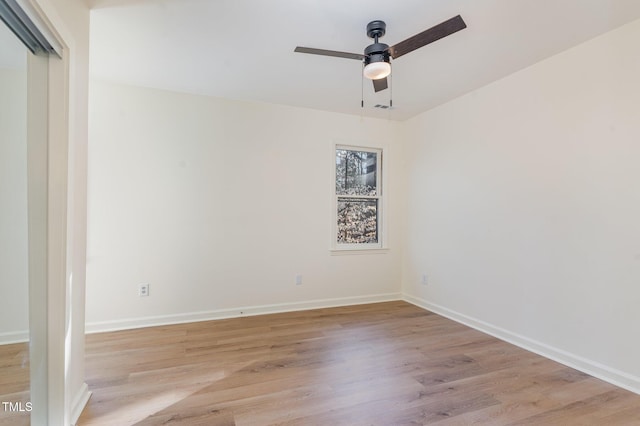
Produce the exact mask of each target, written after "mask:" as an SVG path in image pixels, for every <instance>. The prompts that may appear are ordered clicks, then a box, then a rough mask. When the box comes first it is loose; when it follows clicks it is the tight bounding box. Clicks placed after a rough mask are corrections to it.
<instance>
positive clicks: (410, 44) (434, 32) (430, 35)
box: [389, 15, 467, 59]
mask: <svg viewBox="0 0 640 426" xmlns="http://www.w3.org/2000/svg"><path fill="white" fill-rule="evenodd" d="M465 28H467V24H465V23H464V20H463V19H462V17H461V16H460V15H458V16H454V17H453V18H451V19H449V20H446V21H444V22H441V23H440V24H438V25H436V26H435V27H431V28H429V29H428V30H425V31H423V32H421V33H420V34H416V35H414V36H413V37H409V38H408V39H406V40H404V41H401V42H400V43H397V44H396V45H394V46H391V47H390V48H389V52H390V53H391V57H392V58H393V59H396V58H399V57H400V56H402V55H406V54H407V53H410V52H413V51H414V50H416V49H419V48H421V47H422V46H426V45H427V44H429V43H433V42H434V41H438V40H440V39H441V38H444V37H446V36H449V35H451V34H453V33H455V32H458V31H460V30H463V29H465Z"/></svg>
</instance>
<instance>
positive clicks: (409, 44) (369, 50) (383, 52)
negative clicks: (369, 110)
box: [294, 15, 467, 92]
mask: <svg viewBox="0 0 640 426" xmlns="http://www.w3.org/2000/svg"><path fill="white" fill-rule="evenodd" d="M465 28H467V24H465V22H464V20H463V19H462V17H461V16H460V15H457V16H454V17H453V18H451V19H448V20H446V21H444V22H441V23H439V24H438V25H436V26H434V27H431V28H429V29H428V30H425V31H423V32H421V33H419V34H416V35H414V36H413V37H409V38H408V39H406V40H404V41H401V42H400V43H397V44H395V45H393V46H391V47H389V46H388V45H387V44H384V43H379V42H378V39H379V38H380V37H382V36H384V35H385V33H386V29H387V24H385V23H384V21H371V22H369V23H368V24H367V36H369V38H372V39H373V40H374V43H373V44H370V45H369V46H367V47H366V48H365V49H364V54H363V55H361V54H359V53H348V52H339V51H335V50H325V49H315V48H312V47H300V46H298V47H296V48H295V49H294V52H298V53H310V54H312V55H323V56H335V57H337V58H347V59H357V60H359V61H362V62H363V64H364V71H363V74H364V76H365V77H367V78H368V79H370V80H372V81H373V89H374V90H375V91H376V92H379V91H381V90H384V89H386V88H387V87H389V84H388V82H387V76H388V75H389V74H391V58H393V59H397V58H399V57H400V56H402V55H406V54H407V53H410V52H413V51H414V50H416V49H419V48H421V47H423V46H426V45H427V44H430V43H433V42H434V41H437V40H440V39H441V38H444V37H447V36H449V35H451V34H453V33H455V32H458V31H460V30H463V29H465Z"/></svg>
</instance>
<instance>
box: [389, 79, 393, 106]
mask: <svg viewBox="0 0 640 426" xmlns="http://www.w3.org/2000/svg"><path fill="white" fill-rule="evenodd" d="M391 108H393V73H391V74H389V109H391Z"/></svg>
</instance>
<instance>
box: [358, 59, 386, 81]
mask: <svg viewBox="0 0 640 426" xmlns="http://www.w3.org/2000/svg"><path fill="white" fill-rule="evenodd" d="M389 74H391V64H389V63H388V62H371V63H370V64H367V66H366V67H364V76H365V77H367V78H368V79H369V80H378V79H380V78H385V77H386V76H388V75H389Z"/></svg>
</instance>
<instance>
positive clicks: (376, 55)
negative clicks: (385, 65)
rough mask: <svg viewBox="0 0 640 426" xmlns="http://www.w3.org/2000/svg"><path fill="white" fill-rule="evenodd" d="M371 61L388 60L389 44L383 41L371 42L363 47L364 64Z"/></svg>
mask: <svg viewBox="0 0 640 426" xmlns="http://www.w3.org/2000/svg"><path fill="white" fill-rule="evenodd" d="M373 62H389V46H388V45H386V44H384V43H373V44H370V45H369V46H367V47H366V49H364V64H365V65H369V64H370V63H373Z"/></svg>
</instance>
